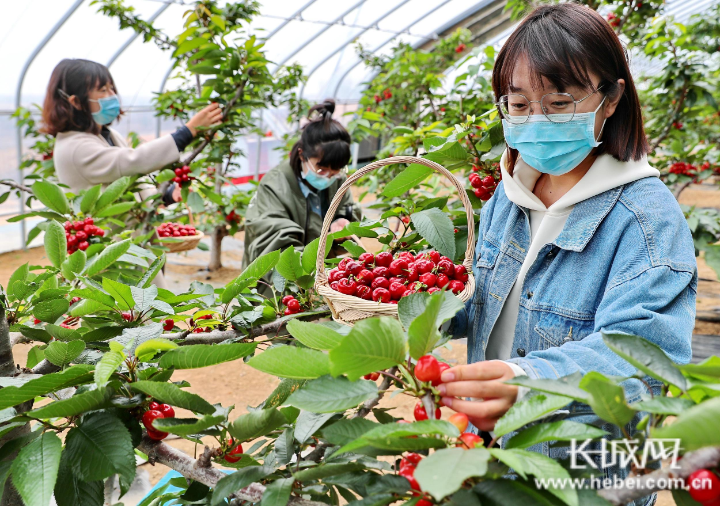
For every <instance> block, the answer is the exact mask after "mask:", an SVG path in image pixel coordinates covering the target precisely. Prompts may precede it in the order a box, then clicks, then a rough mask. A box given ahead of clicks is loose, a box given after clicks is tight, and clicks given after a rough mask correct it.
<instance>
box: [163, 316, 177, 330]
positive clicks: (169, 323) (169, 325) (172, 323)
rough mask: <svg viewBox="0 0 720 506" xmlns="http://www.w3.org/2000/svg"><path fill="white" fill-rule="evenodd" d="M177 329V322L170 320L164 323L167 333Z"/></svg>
mask: <svg viewBox="0 0 720 506" xmlns="http://www.w3.org/2000/svg"><path fill="white" fill-rule="evenodd" d="M174 327H175V321H174V320H173V319H171V318H168V319H167V320H165V321H164V322H163V330H164V331H165V332H170V331H171V330H172V329H173V328H174Z"/></svg>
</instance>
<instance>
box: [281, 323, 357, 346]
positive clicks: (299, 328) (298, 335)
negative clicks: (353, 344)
mask: <svg viewBox="0 0 720 506" xmlns="http://www.w3.org/2000/svg"><path fill="white" fill-rule="evenodd" d="M287 329H288V332H290V335H292V336H293V337H294V338H295V339H297V340H298V341H300V342H301V343H303V344H304V345H305V346H307V347H308V348H313V349H315V350H332V349H333V348H335V347H336V346H337V345H338V344H340V341H342V340H343V339H344V338H345V336H343V335H341V334H338V333H337V332H335V331H334V330H332V329H330V328H328V327H324V326H322V325H318V324H315V323H308V322H303V321H300V320H290V321H289V322H288V324H287Z"/></svg>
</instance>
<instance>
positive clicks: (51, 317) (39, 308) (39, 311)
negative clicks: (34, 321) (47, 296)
mask: <svg viewBox="0 0 720 506" xmlns="http://www.w3.org/2000/svg"><path fill="white" fill-rule="evenodd" d="M69 308H70V303H69V302H68V301H67V300H65V299H52V300H44V301H42V302H39V303H37V304H36V305H35V309H34V310H33V315H35V318H38V319H39V320H42V321H44V322H47V323H55V321H56V320H57V319H58V318H60V317H61V316H62V315H63V314H64V313H65V312H66V311H67V310H68V309H69Z"/></svg>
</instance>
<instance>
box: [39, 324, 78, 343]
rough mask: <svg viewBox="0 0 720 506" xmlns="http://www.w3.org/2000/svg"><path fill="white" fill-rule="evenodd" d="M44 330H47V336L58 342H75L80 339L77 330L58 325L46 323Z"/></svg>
mask: <svg viewBox="0 0 720 506" xmlns="http://www.w3.org/2000/svg"><path fill="white" fill-rule="evenodd" d="M45 330H47V332H48V334H50V335H51V336H52V337H54V338H55V339H58V340H60V341H75V340H77V339H82V335H81V334H80V332H78V331H77V330H75V329H67V328H65V327H61V326H60V325H53V324H51V323H48V324H47V325H45Z"/></svg>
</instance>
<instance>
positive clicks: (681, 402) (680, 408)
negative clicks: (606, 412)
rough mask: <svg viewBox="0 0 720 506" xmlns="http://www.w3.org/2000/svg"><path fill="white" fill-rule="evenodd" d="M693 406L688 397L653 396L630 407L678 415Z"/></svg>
mask: <svg viewBox="0 0 720 506" xmlns="http://www.w3.org/2000/svg"><path fill="white" fill-rule="evenodd" d="M693 406H695V403H694V402H693V401H691V400H690V399H684V398H682V397H655V398H654V399H648V400H646V401H640V402H636V403H635V404H631V405H630V407H631V408H633V409H635V410H637V411H646V412H648V413H657V414H661V415H680V414H682V413H683V412H685V411H686V410H688V409H690V408H692V407H693Z"/></svg>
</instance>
